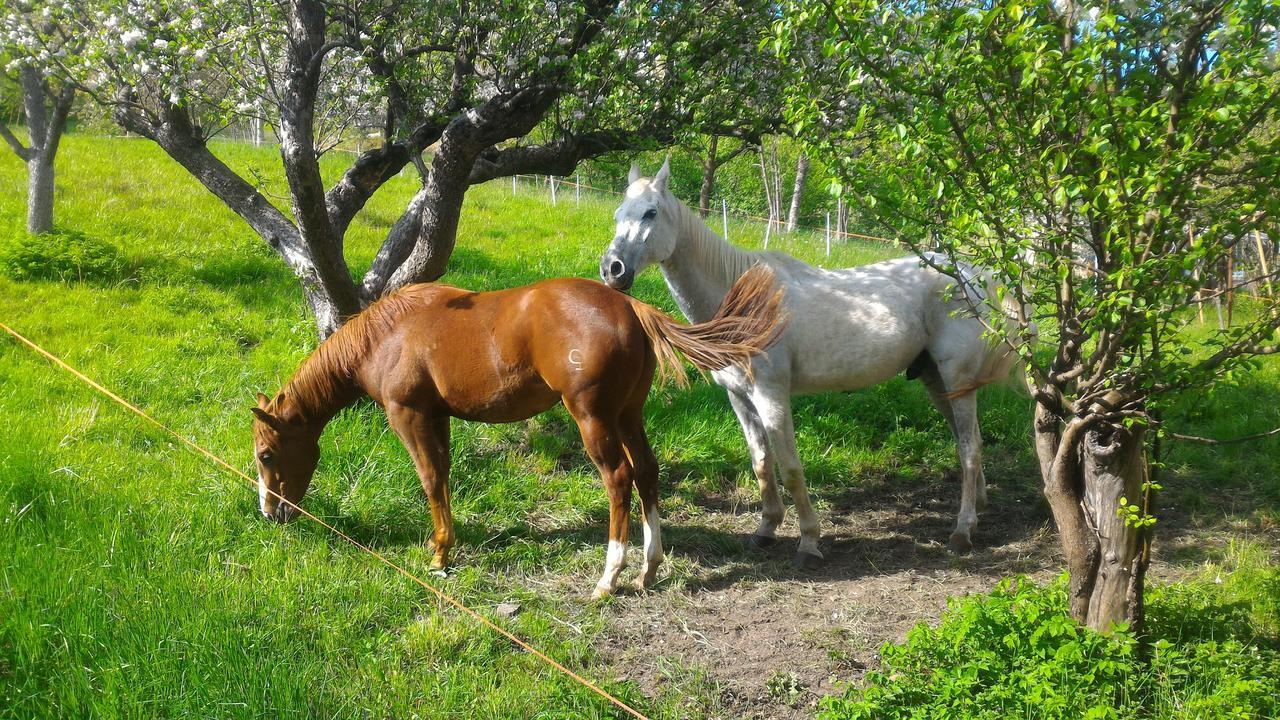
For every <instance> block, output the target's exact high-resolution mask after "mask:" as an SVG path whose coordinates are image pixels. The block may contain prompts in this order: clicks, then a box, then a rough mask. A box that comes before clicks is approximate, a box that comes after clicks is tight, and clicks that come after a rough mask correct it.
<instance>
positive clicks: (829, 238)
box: [827, 210, 831, 257]
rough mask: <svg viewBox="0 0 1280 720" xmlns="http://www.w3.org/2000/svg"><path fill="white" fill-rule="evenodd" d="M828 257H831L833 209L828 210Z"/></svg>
mask: <svg viewBox="0 0 1280 720" xmlns="http://www.w3.org/2000/svg"><path fill="white" fill-rule="evenodd" d="M827 257H831V211H830V210H828V211H827Z"/></svg>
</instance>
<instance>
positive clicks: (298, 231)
mask: <svg viewBox="0 0 1280 720" xmlns="http://www.w3.org/2000/svg"><path fill="white" fill-rule="evenodd" d="M43 2H45V5H46V7H47V8H48V9H49V13H50V14H51V15H52V17H54V18H55V19H58V20H61V19H63V18H71V17H72V16H74V14H75V13H74V11H75V9H76V8H77V7H80V6H81V4H80V3H74V2H72V1H71V0H43ZM87 18H88V19H87V20H84V21H82V22H80V24H79V25H78V30H79V31H80V32H81V33H82V34H83V35H84V36H86V37H88V38H90V42H89V48H88V52H87V53H86V58H85V60H84V61H82V62H80V61H77V62H65V63H62V64H61V66H60V68H59V70H60V72H61V73H62V75H63V76H65V77H67V78H69V79H71V80H72V81H73V83H74V84H75V85H76V86H77V87H78V88H80V89H82V90H84V91H85V92H86V93H89V94H90V95H92V97H93V98H94V99H95V100H96V101H98V102H100V103H103V104H105V105H108V106H110V107H112V108H113V110H114V115H115V118H116V120H117V121H118V122H119V123H120V124H121V125H122V126H123V127H125V128H126V129H128V130H130V131H132V132H135V133H138V134H140V135H143V136H145V137H148V138H150V139H152V140H154V141H155V142H156V143H157V144H159V145H160V147H161V148H163V149H164V150H165V152H166V153H168V154H169V155H170V156H171V157H172V158H173V159H175V160H176V161H178V162H179V163H180V164H182V166H183V167H184V168H186V169H187V170H188V171H189V172H191V174H192V175H193V176H195V177H196V178H197V179H198V180H199V181H200V182H201V183H202V184H204V186H205V187H206V188H208V189H209V190H210V191H211V192H213V193H214V194H215V195H217V196H218V197H219V198H220V199H222V200H223V202H225V203H226V204H227V206H228V207H230V208H231V209H232V210H233V211H235V212H236V213H237V214H239V215H240V216H241V217H242V218H243V219H244V220H245V221H246V222H247V223H248V224H249V225H250V226H251V227H252V228H253V229H254V230H255V231H256V232H257V233H258V234H259V235H260V236H262V237H263V239H264V240H266V242H267V243H268V244H269V245H270V246H271V247H272V248H273V249H274V250H275V251H276V252H277V253H278V254H279V255H280V256H281V258H282V259H283V260H284V261H285V262H286V263H287V264H288V265H289V266H290V267H291V268H292V269H293V271H294V272H295V273H296V274H297V275H298V277H299V279H300V280H301V284H302V287H303V290H304V293H305V294H306V297H307V300H308V302H309V303H310V306H311V308H312V310H313V311H314V313H315V317H316V322H317V326H318V329H319V331H320V334H321V335H322V336H324V335H327V334H328V333H330V332H332V331H333V330H334V329H335V328H337V327H338V326H339V325H340V324H341V322H342V321H343V320H344V319H345V318H346V317H348V316H350V315H351V314H353V313H355V312H357V311H359V309H360V308H361V307H363V306H364V305H365V304H367V303H368V302H370V301H372V300H373V299H375V298H377V297H378V296H380V295H381V294H382V293H384V292H386V291H388V290H390V289H393V288H396V287H399V286H401V285H404V284H406V283H409V282H417V281H427V280H433V279H435V278H438V277H439V276H440V275H441V274H442V273H443V272H444V270H445V267H446V264H447V262H448V259H449V256H450V254H451V253H452V250H453V244H454V238H455V234H456V230H457V223H458V218H459V214H460V212H461V207H462V201H463V198H464V196H465V193H466V189H467V187H468V186H469V185H472V184H475V183H480V182H484V181H487V180H490V179H493V178H497V177H503V176H507V175H512V174H517V173H543V174H567V173H570V172H572V171H573V169H574V167H575V166H576V164H577V163H578V162H579V161H580V160H582V159H583V158H588V157H594V156H597V155H600V154H603V153H608V152H613V151H618V150H625V149H628V148H634V147H643V146H648V145H651V144H654V143H658V142H663V143H666V142H670V141H671V140H673V139H674V138H675V137H676V135H677V133H679V132H681V131H686V130H689V129H691V128H694V127H696V128H699V129H702V130H706V131H707V132H718V133H720V134H732V130H731V127H730V126H732V125H733V123H734V122H735V111H736V110H737V109H739V107H740V106H741V103H727V104H726V103H719V104H713V103H711V102H710V100H714V99H720V98H722V92H721V91H720V87H721V86H722V85H723V84H724V82H725V80H724V78H725V77H728V76H722V75H721V74H719V73H718V72H717V69H718V68H725V67H728V66H729V64H730V63H732V62H734V61H735V60H736V59H740V58H742V57H745V56H747V55H753V56H758V55H759V53H758V47H757V44H756V43H757V38H758V37H759V35H760V33H761V32H762V31H763V28H764V27H765V23H766V22H767V18H766V16H765V15H764V14H763V13H762V12H760V8H757V7H755V6H753V5H751V4H750V3H741V2H713V3H709V4H701V5H699V6H697V7H696V8H695V7H693V6H690V5H688V4H687V3H675V4H670V5H667V4H663V5H661V6H651V5H645V4H641V5H634V4H623V3H619V2H614V1H609V0H584V1H582V2H563V3H519V2H513V3H496V4H495V3H489V4H480V5H476V4H472V3H470V2H448V1H437V0H397V1H393V2H386V1H385V0H357V1H356V2H341V3H340V2H325V1H323V0H291V1H290V2H287V3H286V2H279V3H277V2H262V1H261V0H233V1H231V2H225V3H219V4H216V5H208V4H205V3H196V2H189V1H188V2H178V3H175V2H169V1H166V0H92V2H91V9H90V10H88V11H87ZM370 113H372V114H375V115H376V116H377V117H378V118H379V119H380V121H381V122H380V123H379V125H380V126H381V128H382V135H383V139H382V142H381V143H380V144H379V145H378V146H377V147H375V148H373V149H370V150H366V151H364V152H363V153H361V154H359V155H358V156H357V157H356V158H355V159H354V161H353V162H352V163H351V164H350V166H349V167H348V168H347V169H346V171H345V172H344V173H343V174H342V176H341V177H340V178H338V179H337V181H336V182H333V183H332V184H329V185H326V184H325V182H324V179H323V176H322V174H321V172H320V163H319V161H320V157H321V155H322V154H323V153H324V152H326V151H327V150H328V149H330V148H331V147H333V145H334V144H335V143H337V142H339V141H340V140H341V139H342V138H343V137H344V132H345V129H346V127H347V126H348V125H349V124H350V123H351V122H352V121H353V120H354V119H356V118H360V117H367V116H368V115H369V114H370ZM253 120H259V121H261V122H264V123H265V124H267V125H268V126H270V127H272V128H274V129H275V131H276V133H277V135H278V137H279V140H280V152H281V162H282V164H283V166H284V171H285V176H286V178H287V179H288V186H289V200H290V208H291V210H292V213H291V216H290V215H288V214H286V213H284V212H281V211H280V210H279V209H277V208H276V207H274V206H273V205H272V204H271V203H270V202H269V201H268V200H267V199H266V198H265V197H264V196H263V195H262V193H261V192H259V190H258V189H257V187H255V185H254V183H253V182H252V181H251V179H247V178H245V177H242V176H240V175H239V174H237V173H236V172H234V171H233V170H231V169H230V168H229V167H228V166H227V165H226V164H225V163H223V162H222V161H221V160H220V159H218V157H217V156H216V154H215V153H214V152H213V150H212V149H211V148H210V145H209V143H208V140H209V139H210V138H211V137H212V136H214V135H216V134H217V133H218V132H219V131H220V130H222V129H223V128H225V127H226V126H227V125H229V124H231V123H235V122H246V121H253ZM427 148H433V151H432V152H431V157H430V160H429V161H428V162H426V163H425V167H426V172H425V176H424V181H423V186H422V189H421V190H420V191H419V192H418V193H417V195H416V196H415V197H414V198H413V199H412V201H411V202H410V203H409V205H408V207H407V208H406V209H405V212H404V214H403V215H402V216H401V217H400V219H399V220H398V221H397V222H396V223H395V224H394V226H393V227H391V228H390V229H389V231H388V234H387V237H386V239H385V241H384V242H383V244H382V247H381V249H380V250H379V252H378V253H377V256H376V258H375V259H374V261H373V263H372V265H371V267H369V268H368V269H367V270H366V271H365V272H364V273H363V277H362V278H361V279H360V280H358V281H357V280H356V279H355V278H353V275H352V271H351V269H350V268H349V267H348V265H347V262H346V258H345V256H344V254H343V238H344V236H345V234H346V231H347V228H348V227H349V225H350V223H351V221H352V219H353V218H354V217H355V216H356V215H357V214H358V213H359V212H360V210H361V209H362V208H363V206H364V204H365V203H366V202H367V201H368V199H369V198H370V197H371V196H372V195H373V194H374V193H376V192H377V191H378V189H379V188H380V187H381V186H382V185H383V184H384V183H385V182H386V181H387V180H388V179H390V178H391V177H393V176H395V175H396V174H397V173H398V172H399V171H400V170H401V169H402V168H404V167H405V166H406V165H408V164H409V163H412V162H414V159H415V158H417V157H418V156H420V155H421V154H422V153H423V151H424V150H426V149H427Z"/></svg>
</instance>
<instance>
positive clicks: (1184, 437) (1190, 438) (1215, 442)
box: [1164, 427, 1280, 445]
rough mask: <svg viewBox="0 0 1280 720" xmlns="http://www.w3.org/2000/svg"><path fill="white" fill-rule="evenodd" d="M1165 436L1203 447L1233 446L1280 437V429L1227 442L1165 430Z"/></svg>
mask: <svg viewBox="0 0 1280 720" xmlns="http://www.w3.org/2000/svg"><path fill="white" fill-rule="evenodd" d="M1164 434H1165V435H1168V436H1169V437H1171V438H1174V439H1176V440H1183V441H1186V442H1193V443H1200V444H1201V445H1231V444H1234V443H1242V442H1249V441H1250V440H1261V439H1262V438H1268V437H1271V436H1272V435H1280V427H1278V428H1273V429H1271V430H1268V431H1266V432H1260V433H1255V434H1253V435H1245V436H1244V437H1237V438H1230V439H1227V440H1218V439H1216V438H1207V437H1201V436H1199V435H1183V434H1182V433H1176V432H1173V431H1172V430H1165V431H1164Z"/></svg>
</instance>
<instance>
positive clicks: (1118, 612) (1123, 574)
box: [1035, 405, 1147, 632]
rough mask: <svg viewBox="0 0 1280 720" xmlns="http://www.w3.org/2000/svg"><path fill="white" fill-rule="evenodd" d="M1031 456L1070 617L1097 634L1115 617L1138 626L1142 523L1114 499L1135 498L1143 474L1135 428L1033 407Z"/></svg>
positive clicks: (1141, 436)
mask: <svg viewBox="0 0 1280 720" xmlns="http://www.w3.org/2000/svg"><path fill="white" fill-rule="evenodd" d="M1035 433H1036V455H1037V457H1038V458H1039V460H1040V471H1041V475H1042V476H1043V478H1044V494H1045V498H1046V499H1047V500H1048V501H1049V506H1050V508H1051V510H1052V512H1053V518H1054V522H1055V524H1056V525H1057V526H1058V533H1059V536H1060V539H1061V543H1062V549H1063V552H1064V554H1065V555H1066V558H1067V572H1068V575H1069V578H1070V580H1069V587H1068V602H1069V607H1070V612H1071V616H1072V617H1073V618H1075V619H1076V620H1077V621H1078V622H1080V623H1081V624H1083V625H1086V626H1088V627H1090V628H1092V629H1094V630H1097V631H1099V632H1110V631H1111V630H1112V629H1113V628H1114V626H1115V625H1116V624H1118V623H1128V624H1129V625H1130V627H1132V628H1134V629H1135V630H1140V629H1141V623H1142V619H1143V618H1142V600H1143V588H1142V585H1143V580H1144V578H1145V575H1146V562H1147V555H1146V554H1145V553H1143V552H1142V547H1143V543H1144V541H1145V534H1146V532H1147V529H1145V528H1139V527H1134V526H1132V525H1131V524H1130V523H1129V522H1127V521H1126V517H1127V513H1126V514H1123V515H1122V514H1121V512H1120V510H1121V503H1120V499H1121V498H1125V500H1126V501H1127V503H1128V504H1130V505H1134V504H1138V503H1139V502H1140V498H1141V497H1142V494H1143V492H1144V488H1143V482H1144V481H1145V479H1146V444H1145V441H1146V432H1145V430H1144V429H1142V428H1141V427H1135V428H1132V429H1126V428H1123V427H1119V426H1114V425H1098V426H1096V427H1089V428H1087V429H1085V428H1084V426H1083V425H1076V424H1074V423H1072V424H1068V425H1067V426H1066V427H1065V428H1064V427H1063V426H1062V423H1061V422H1060V421H1059V420H1058V418H1056V417H1055V416H1054V415H1053V414H1052V412H1050V411H1049V410H1048V409H1046V408H1044V407H1042V406H1039V405H1037V408H1036V425H1035Z"/></svg>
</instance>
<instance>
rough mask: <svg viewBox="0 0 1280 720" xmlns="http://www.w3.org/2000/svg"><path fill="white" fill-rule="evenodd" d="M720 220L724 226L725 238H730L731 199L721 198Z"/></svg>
mask: <svg viewBox="0 0 1280 720" xmlns="http://www.w3.org/2000/svg"><path fill="white" fill-rule="evenodd" d="M720 218H721V220H720V222H721V224H722V225H723V226H724V239H725V240H728V239H729V201H728V200H725V199H724V198H720Z"/></svg>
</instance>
